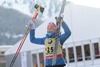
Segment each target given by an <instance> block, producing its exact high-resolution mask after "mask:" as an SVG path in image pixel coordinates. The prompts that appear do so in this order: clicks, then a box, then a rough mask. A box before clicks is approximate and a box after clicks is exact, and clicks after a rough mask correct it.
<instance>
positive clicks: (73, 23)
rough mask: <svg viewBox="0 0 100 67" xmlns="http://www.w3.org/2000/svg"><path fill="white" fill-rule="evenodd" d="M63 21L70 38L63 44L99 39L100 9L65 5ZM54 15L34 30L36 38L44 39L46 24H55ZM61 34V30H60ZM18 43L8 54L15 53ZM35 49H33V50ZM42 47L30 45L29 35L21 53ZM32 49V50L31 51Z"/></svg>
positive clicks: (71, 4)
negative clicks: (67, 28) (66, 25)
mask: <svg viewBox="0 0 100 67" xmlns="http://www.w3.org/2000/svg"><path fill="white" fill-rule="evenodd" d="M64 15H65V16H64V20H65V21H66V23H67V24H68V26H69V28H70V29H71V32H72V34H71V36H70V38H68V40H66V42H65V43H71V42H77V41H82V40H89V39H94V38H99V37H100V32H99V31H100V30H99V28H100V23H99V21H100V19H99V17H100V9H97V8H91V7H86V6H80V5H76V4H73V3H70V4H68V5H66V8H65V11H64ZM55 16H56V14H55V15H54V16H53V17H51V18H50V19H49V20H47V21H45V22H44V23H43V24H41V25H40V26H39V27H38V28H37V29H36V37H37V38H38V37H44V36H45V35H46V27H47V24H48V23H49V22H50V21H51V20H52V21H53V22H55V19H54V17H55ZM61 31H62V32H63V30H61ZM19 43H20V42H18V43H17V44H15V46H14V48H12V49H10V51H7V52H8V53H6V54H10V53H15V51H16V49H17V48H18V45H19ZM34 47H35V48H34ZM43 47H44V46H42V45H36V44H32V43H31V42H30V41H29V35H28V37H27V39H26V41H25V43H24V46H23V48H22V50H21V51H27V50H35V49H39V48H43ZM33 48H34V49H33ZM9 52H10V53H9Z"/></svg>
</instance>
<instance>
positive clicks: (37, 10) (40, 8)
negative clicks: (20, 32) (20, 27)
mask: <svg viewBox="0 0 100 67" xmlns="http://www.w3.org/2000/svg"><path fill="white" fill-rule="evenodd" d="M35 8H36V11H35V13H34V15H33V17H32V20H33V22H34V21H35V20H36V18H37V16H38V13H39V12H42V13H43V11H44V8H43V7H41V6H39V5H37V4H36V5H35ZM30 29H31V25H29V26H28V28H27V29H26V32H25V34H24V36H23V37H22V40H21V42H20V45H19V46H18V49H17V51H16V53H15V55H14V57H13V59H12V60H11V63H10V65H9V67H13V65H14V63H15V61H16V59H17V57H18V55H19V53H20V50H21V48H22V46H23V44H24V42H25V40H26V38H27V35H28V33H29V31H30Z"/></svg>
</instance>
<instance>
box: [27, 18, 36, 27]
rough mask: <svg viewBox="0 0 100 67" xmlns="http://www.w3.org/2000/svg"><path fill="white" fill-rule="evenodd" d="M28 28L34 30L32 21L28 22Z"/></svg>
mask: <svg viewBox="0 0 100 67" xmlns="http://www.w3.org/2000/svg"><path fill="white" fill-rule="evenodd" d="M28 26H30V28H31V29H35V24H34V23H33V21H32V20H30V21H29V22H28Z"/></svg>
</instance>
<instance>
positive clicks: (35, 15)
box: [32, 12, 38, 20]
mask: <svg viewBox="0 0 100 67" xmlns="http://www.w3.org/2000/svg"><path fill="white" fill-rule="evenodd" d="M37 15H38V12H35V13H34V15H33V17H32V19H33V20H34V19H36V17H37Z"/></svg>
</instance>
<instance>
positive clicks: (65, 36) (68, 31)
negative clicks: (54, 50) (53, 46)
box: [60, 21, 71, 45]
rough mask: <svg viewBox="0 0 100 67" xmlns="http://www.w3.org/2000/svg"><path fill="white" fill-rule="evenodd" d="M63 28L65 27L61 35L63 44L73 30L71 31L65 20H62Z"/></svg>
mask: <svg viewBox="0 0 100 67" xmlns="http://www.w3.org/2000/svg"><path fill="white" fill-rule="evenodd" d="M62 28H63V29H64V33H63V34H62V35H61V36H60V43H61V44H62V45H63V43H64V42H65V41H66V40H67V39H68V38H69V36H70V35H71V31H70V29H69V27H68V25H67V24H66V23H65V22H64V21H63V22H62Z"/></svg>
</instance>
